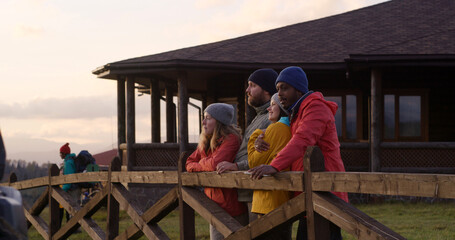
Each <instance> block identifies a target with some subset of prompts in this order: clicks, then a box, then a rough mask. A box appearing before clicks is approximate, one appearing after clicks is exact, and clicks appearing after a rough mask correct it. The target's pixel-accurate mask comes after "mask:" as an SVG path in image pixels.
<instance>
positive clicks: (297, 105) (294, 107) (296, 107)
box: [288, 91, 313, 122]
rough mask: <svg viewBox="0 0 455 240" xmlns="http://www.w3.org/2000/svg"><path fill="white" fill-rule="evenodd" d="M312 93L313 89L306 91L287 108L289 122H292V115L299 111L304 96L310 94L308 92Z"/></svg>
mask: <svg viewBox="0 0 455 240" xmlns="http://www.w3.org/2000/svg"><path fill="white" fill-rule="evenodd" d="M312 93H313V91H308V92H307V93H305V94H304V95H303V96H302V97H301V98H299V100H297V101H296V102H295V103H294V104H292V105H291V106H290V107H289V110H288V111H289V120H290V121H291V122H292V119H294V117H295V116H297V114H298V113H299V109H300V104H302V102H303V100H305V98H307V97H308V96H310V94H312Z"/></svg>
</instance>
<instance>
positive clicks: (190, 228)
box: [178, 152, 196, 240]
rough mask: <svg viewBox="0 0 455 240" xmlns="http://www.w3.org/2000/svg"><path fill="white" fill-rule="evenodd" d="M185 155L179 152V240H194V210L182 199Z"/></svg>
mask: <svg viewBox="0 0 455 240" xmlns="http://www.w3.org/2000/svg"><path fill="white" fill-rule="evenodd" d="M186 156H187V155H186V152H182V153H180V157H179V162H178V195H179V220H180V240H194V239H196V232H195V220H194V219H195V218H194V210H193V209H192V208H191V207H190V206H189V205H188V204H187V203H186V202H185V201H183V193H182V188H183V185H182V172H185V163H186V159H185V158H186Z"/></svg>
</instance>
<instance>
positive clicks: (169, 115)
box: [165, 83, 176, 143]
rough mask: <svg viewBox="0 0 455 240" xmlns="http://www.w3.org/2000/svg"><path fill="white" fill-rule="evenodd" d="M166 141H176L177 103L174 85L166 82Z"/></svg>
mask: <svg viewBox="0 0 455 240" xmlns="http://www.w3.org/2000/svg"><path fill="white" fill-rule="evenodd" d="M165 87H166V142H170V143H171V142H176V141H175V133H176V131H175V104H174V100H173V98H174V94H173V89H172V86H171V85H170V84H169V83H166V85H165Z"/></svg>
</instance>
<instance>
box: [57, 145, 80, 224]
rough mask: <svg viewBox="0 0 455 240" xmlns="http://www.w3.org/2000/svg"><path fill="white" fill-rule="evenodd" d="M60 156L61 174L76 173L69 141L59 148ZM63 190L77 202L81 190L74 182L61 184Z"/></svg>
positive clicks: (67, 216)
mask: <svg viewBox="0 0 455 240" xmlns="http://www.w3.org/2000/svg"><path fill="white" fill-rule="evenodd" d="M60 157H61V158H62V159H63V175H68V174H73V173H76V166H75V164H74V159H75V158H76V154H74V153H71V148H70V147H69V143H65V144H64V145H63V146H62V147H61V148H60ZM62 189H63V191H65V192H67V193H68V194H69V195H70V196H71V197H72V198H73V199H77V200H78V202H79V199H80V196H81V190H80V188H79V187H77V185H76V184H71V183H67V184H63V187H62ZM66 219H67V221H68V220H69V214H68V212H67V215H66Z"/></svg>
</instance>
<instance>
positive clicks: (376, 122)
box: [370, 68, 383, 172]
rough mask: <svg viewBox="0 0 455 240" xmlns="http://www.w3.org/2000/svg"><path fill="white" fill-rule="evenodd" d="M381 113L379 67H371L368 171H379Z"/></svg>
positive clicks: (380, 76) (380, 77)
mask: <svg viewBox="0 0 455 240" xmlns="http://www.w3.org/2000/svg"><path fill="white" fill-rule="evenodd" d="M382 113H383V109H382V72H381V70H380V69H375V68H373V69H371V113H370V114H371V115H370V119H371V122H370V172H380V171H381V159H380V150H381V149H380V145H381V139H382V126H383V125H382V122H383V117H382Z"/></svg>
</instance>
